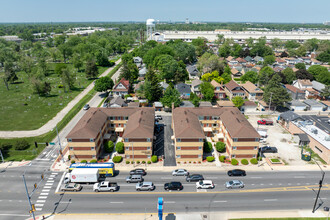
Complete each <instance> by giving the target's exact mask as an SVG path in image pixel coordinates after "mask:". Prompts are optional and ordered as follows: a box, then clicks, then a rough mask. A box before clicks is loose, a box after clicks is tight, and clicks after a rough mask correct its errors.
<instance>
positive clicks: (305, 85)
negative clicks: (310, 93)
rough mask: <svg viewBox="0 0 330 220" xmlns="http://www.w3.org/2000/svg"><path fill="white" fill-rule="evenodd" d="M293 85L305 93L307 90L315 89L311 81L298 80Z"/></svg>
mask: <svg viewBox="0 0 330 220" xmlns="http://www.w3.org/2000/svg"><path fill="white" fill-rule="evenodd" d="M292 85H293V86H294V87H296V88H298V89H301V90H303V91H305V90H306V89H309V88H313V84H312V82H311V81H310V80H309V79H298V80H295V81H293V83H292Z"/></svg>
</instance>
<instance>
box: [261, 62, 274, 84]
mask: <svg viewBox="0 0 330 220" xmlns="http://www.w3.org/2000/svg"><path fill="white" fill-rule="evenodd" d="M273 74H274V70H273V69H272V68H271V67H269V66H265V67H263V68H262V69H261V70H260V72H259V82H260V83H261V84H262V85H266V84H267V83H268V81H269V80H270V79H271V78H272V76H273Z"/></svg>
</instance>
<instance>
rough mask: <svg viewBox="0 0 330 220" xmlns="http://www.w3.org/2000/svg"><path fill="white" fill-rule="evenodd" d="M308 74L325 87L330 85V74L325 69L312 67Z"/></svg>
mask: <svg viewBox="0 0 330 220" xmlns="http://www.w3.org/2000/svg"><path fill="white" fill-rule="evenodd" d="M308 72H310V73H311V74H312V75H313V77H314V78H315V79H316V81H318V82H320V83H323V84H326V85H328V84H330V73H329V71H328V69H327V68H326V67H324V66H320V65H313V66H311V67H309V68H308Z"/></svg>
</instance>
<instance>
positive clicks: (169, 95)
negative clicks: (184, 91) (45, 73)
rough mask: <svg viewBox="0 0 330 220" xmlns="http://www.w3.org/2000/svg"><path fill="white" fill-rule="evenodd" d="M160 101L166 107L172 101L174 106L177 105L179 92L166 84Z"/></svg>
mask: <svg viewBox="0 0 330 220" xmlns="http://www.w3.org/2000/svg"><path fill="white" fill-rule="evenodd" d="M160 102H161V103H162V104H163V105H164V106H166V107H172V103H174V106H175V107H179V106H180V103H181V101H180V93H179V92H178V90H176V89H175V88H173V87H172V86H168V87H167V89H166V90H165V93H164V95H163V97H162V98H161V99H160Z"/></svg>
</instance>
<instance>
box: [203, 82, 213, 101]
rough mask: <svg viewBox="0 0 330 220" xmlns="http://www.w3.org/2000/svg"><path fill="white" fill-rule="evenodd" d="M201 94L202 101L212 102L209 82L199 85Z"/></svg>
mask: <svg viewBox="0 0 330 220" xmlns="http://www.w3.org/2000/svg"><path fill="white" fill-rule="evenodd" d="M200 90H201V93H202V94H203V99H204V100H206V101H212V99H213V98H214V87H213V86H212V84H211V83H209V82H203V83H202V84H201V85H200Z"/></svg>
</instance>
